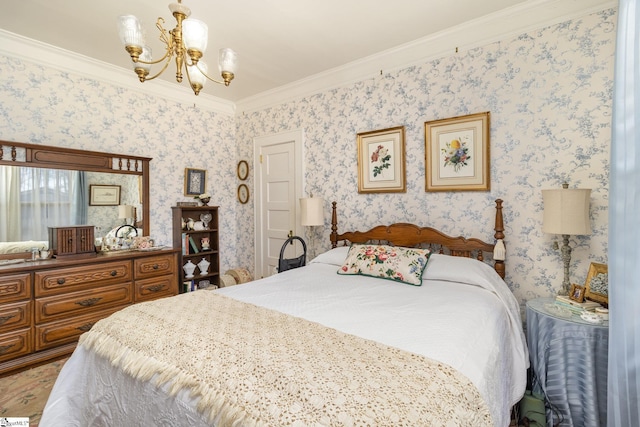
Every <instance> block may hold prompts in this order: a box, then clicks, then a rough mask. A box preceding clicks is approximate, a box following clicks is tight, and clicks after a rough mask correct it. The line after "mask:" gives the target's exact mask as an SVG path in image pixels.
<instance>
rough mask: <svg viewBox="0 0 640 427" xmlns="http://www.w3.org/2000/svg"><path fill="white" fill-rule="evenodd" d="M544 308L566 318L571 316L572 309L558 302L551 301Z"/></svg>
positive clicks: (550, 312) (552, 313)
mask: <svg viewBox="0 0 640 427" xmlns="http://www.w3.org/2000/svg"><path fill="white" fill-rule="evenodd" d="M544 309H545V310H547V312H548V313H549V314H551V315H553V316H557V317H563V318H565V319H567V318H569V317H571V314H572V313H571V310H569V309H566V308H562V307H560V306H559V305H557V304H554V303H549V304H545V305H544Z"/></svg>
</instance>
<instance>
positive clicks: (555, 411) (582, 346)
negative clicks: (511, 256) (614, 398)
mask: <svg viewBox="0 0 640 427" xmlns="http://www.w3.org/2000/svg"><path fill="white" fill-rule="evenodd" d="M553 302H554V298H537V299H534V300H531V301H527V342H528V345H529V357H530V359H531V372H532V374H533V375H532V376H533V379H532V384H533V392H534V393H540V394H543V395H545V396H546V406H547V410H546V418H547V425H549V426H553V425H561V426H606V424H607V368H608V367H607V364H608V347H609V325H608V322H604V323H602V324H593V323H588V322H586V321H584V320H582V319H581V318H580V316H579V315H577V314H573V315H571V316H570V317H562V316H561V315H558V314H556V313H553V310H551V311H550V310H547V309H546V306H547V305H548V304H553Z"/></svg>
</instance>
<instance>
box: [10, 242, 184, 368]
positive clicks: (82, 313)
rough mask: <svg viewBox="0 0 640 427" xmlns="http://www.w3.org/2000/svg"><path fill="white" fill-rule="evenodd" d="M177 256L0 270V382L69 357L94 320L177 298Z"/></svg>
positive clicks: (126, 256) (123, 256)
mask: <svg viewBox="0 0 640 427" xmlns="http://www.w3.org/2000/svg"><path fill="white" fill-rule="evenodd" d="M177 256H178V251H177V250H174V249H168V250H158V251H150V252H123V253H115V254H109V255H98V256H97V257H92V258H83V259H52V260H46V261H35V262H23V263H20V264H11V265H0V376H4V375H6V374H9V373H11V372H13V371H17V370H22V369H24V368H27V367H30V366H35V365H37V364H40V363H43V362H46V361H48V360H52V359H55V358H58V357H61V356H64V355H67V354H70V353H71V352H72V351H73V350H74V348H75V346H76V343H77V341H78V337H79V336H80V335H81V334H82V333H84V332H86V331H88V330H89V329H91V327H92V326H93V325H94V324H95V323H96V322H97V321H98V320H100V319H102V318H104V317H107V316H108V315H110V314H112V313H114V312H116V311H118V310H120V309H122V308H123V307H126V306H127V305H130V304H134V303H136V302H141V301H149V300H153V299H157V298H162V297H167V296H171V295H176V294H178V271H177V265H178V261H177Z"/></svg>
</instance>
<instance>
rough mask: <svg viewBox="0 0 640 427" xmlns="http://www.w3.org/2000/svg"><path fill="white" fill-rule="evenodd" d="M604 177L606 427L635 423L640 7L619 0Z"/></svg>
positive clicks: (638, 406)
mask: <svg viewBox="0 0 640 427" xmlns="http://www.w3.org/2000/svg"><path fill="white" fill-rule="evenodd" d="M617 31H618V32H617V41H616V59H615V76H614V99H613V134H612V141H611V174H610V180H609V308H610V322H609V372H608V375H609V376H608V382H609V384H608V385H609V387H608V402H607V409H608V410H607V417H608V418H607V421H608V426H610V427H618V426H625V427H626V426H639V425H640V402H639V399H640V395H639V394H638V392H639V391H640V8H639V5H638V0H619V7H618V30H617Z"/></svg>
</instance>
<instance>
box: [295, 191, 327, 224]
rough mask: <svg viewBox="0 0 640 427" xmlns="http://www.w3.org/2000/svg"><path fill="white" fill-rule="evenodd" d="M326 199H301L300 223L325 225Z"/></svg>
mask: <svg viewBox="0 0 640 427" xmlns="http://www.w3.org/2000/svg"><path fill="white" fill-rule="evenodd" d="M323 206H324V200H323V199H321V198H319V197H309V198H305V199H300V224H302V225H305V226H315V225H324V209H323Z"/></svg>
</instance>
